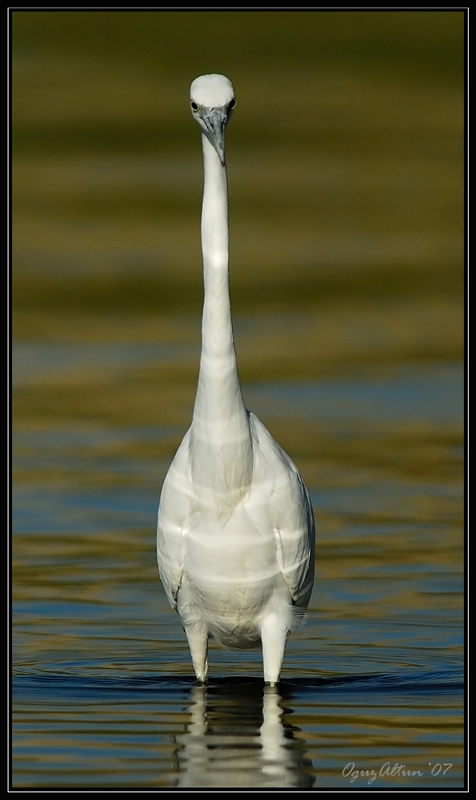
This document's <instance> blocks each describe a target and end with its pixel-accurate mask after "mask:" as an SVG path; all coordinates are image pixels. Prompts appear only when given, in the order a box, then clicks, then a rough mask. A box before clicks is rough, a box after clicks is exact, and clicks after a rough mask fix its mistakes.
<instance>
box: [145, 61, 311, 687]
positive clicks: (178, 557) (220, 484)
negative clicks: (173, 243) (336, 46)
mask: <svg viewBox="0 0 476 800" xmlns="http://www.w3.org/2000/svg"><path fill="white" fill-rule="evenodd" d="M190 98H191V100H190V102H191V108H192V114H193V116H194V118H195V119H196V121H197V122H198V123H199V125H200V128H201V132H202V145H203V159H204V178H205V184H204V194H203V207H202V251H203V264H204V285H205V297H204V306H203V320H202V351H201V358H200V373H199V378H198V387H197V394H196V398H195V406H194V410H193V418H192V424H191V427H190V428H189V430H188V431H187V433H186V434H185V436H184V439H183V441H182V443H181V445H180V447H179V449H178V451H177V453H176V455H175V458H174V460H173V462H172V464H171V466H170V469H169V471H168V473H167V476H166V478H165V481H164V485H163V488H162V494H161V498H160V506H159V518H158V526H157V558H158V563H159V571H160V576H161V579H162V582H163V585H164V588H165V591H166V594H167V597H168V599H169V602H170V604H171V606H172V607H173V608H175V609H176V610H177V611H178V613H179V615H180V618H181V620H182V624H183V627H184V629H185V632H186V635H187V638H188V643H189V646H190V652H191V655H192V661H193V666H194V670H195V673H196V676H197V678H198V680H200V681H205V680H206V678H207V672H208V662H207V649H208V638H210V637H213V639H215V640H216V641H217V642H218V643H219V644H221V645H223V646H224V647H226V648H239V649H241V648H249V647H257V646H259V645H260V644H261V645H262V648H263V668H264V679H265V681H266V682H267V683H270V684H272V685H274V684H275V683H277V681H278V679H279V673H280V670H281V664H282V660H283V656H284V649H285V646H286V640H287V637H288V634H289V632H290V631H291V630H292V629H293V628H296V627H297V626H298V624H299V622H300V621H301V619H302V616H303V614H304V612H305V610H306V608H307V605H308V603H309V598H310V595H311V591H312V587H313V581H314V537H315V534H314V519H313V514H312V508H311V503H310V501H309V496H308V493H307V490H306V487H305V485H304V483H303V481H302V478H301V476H300V475H299V472H298V470H297V468H296V466H295V465H294V464H293V462H292V461H291V459H290V458H289V456H288V455H287V454H286V453H285V452H284V451H283V450H282V448H281V447H280V446H279V445H278V444H277V443H276V442H275V441H274V439H273V438H272V436H271V434H270V433H269V432H268V431H267V429H266V428H265V427H264V425H263V424H262V423H261V422H260V421H259V420H258V419H257V417H255V416H254V414H251V413H250V412H249V411H247V409H246V407H245V404H244V401H243V395H242V392H241V386H240V381H239V377H238V369H237V363H236V353H235V346H234V339H233V329H232V321H231V311H230V297H229V286H228V198H227V176H226V165H225V139H224V136H225V128H226V124H227V122H228V120H229V118H230V116H231V111H232V109H233V108H234V106H235V96H234V91H233V86H232V84H231V82H230V81H229V80H228V78H225V77H224V76H223V75H202V76H201V77H199V78H196V80H194V81H193V83H192V86H191V89H190Z"/></svg>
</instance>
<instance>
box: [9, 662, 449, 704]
mask: <svg viewBox="0 0 476 800" xmlns="http://www.w3.org/2000/svg"><path fill="white" fill-rule="evenodd" d="M197 686H198V685H197V681H196V679H195V677H194V676H192V675H158V676H132V677H119V676H117V675H116V676H114V677H89V676H81V675H71V674H64V673H61V674H51V673H48V674H36V675H16V676H14V677H13V680H12V692H13V696H23V697H25V696H31V697H32V699H33V698H34V697H37V698H38V699H41V697H46V696H48V697H50V698H51V696H54V695H58V696H60V695H62V696H63V697H64V696H65V695H69V696H70V697H82V698H84V699H87V698H91V699H96V700H97V699H98V696H100V697H103V698H104V699H106V698H107V697H109V696H111V695H112V696H114V697H116V696H117V694H121V695H122V696H123V697H124V698H127V697H130V698H131V699H133V698H134V697H135V696H140V695H143V694H147V695H148V696H149V697H150V696H151V695H155V696H157V698H159V697H160V696H161V695H166V696H167V697H169V698H170V697H171V696H172V695H173V696H175V697H183V698H184V699H186V698H187V697H188V696H189V695H190V693H191V692H193V691H194V689H195V688H197ZM206 688H207V692H208V693H211V694H220V693H224V694H229V695H230V696H232V695H233V694H234V693H237V694H239V696H240V697H243V696H244V695H246V696H248V695H249V696H250V697H252V696H255V695H256V696H258V695H260V696H261V695H262V693H263V688H264V682H263V680H262V679H261V678H256V677H252V676H227V677H213V678H211V679H210V680H209V681H208V683H207V686H206ZM278 688H279V693H280V695H281V697H282V698H283V699H291V698H292V697H298V696H301V695H303V696H304V695H305V696H310V695H316V696H317V695H320V694H322V693H325V694H326V695H328V694H335V693H341V692H345V693H346V694H348V693H352V694H355V695H360V694H362V693H364V694H366V693H378V692H385V694H387V695H388V694H393V693H395V694H398V693H401V692H404V693H407V692H410V693H417V694H422V693H425V694H427V693H431V694H460V693H462V692H463V691H464V674H463V671H462V670H461V669H456V668H449V669H445V670H438V671H423V670H419V671H415V672H412V671H408V672H402V673H399V674H391V673H368V674H357V675H342V676H335V677H317V676H299V677H296V678H286V679H283V680H281V681H280V683H279V687H278Z"/></svg>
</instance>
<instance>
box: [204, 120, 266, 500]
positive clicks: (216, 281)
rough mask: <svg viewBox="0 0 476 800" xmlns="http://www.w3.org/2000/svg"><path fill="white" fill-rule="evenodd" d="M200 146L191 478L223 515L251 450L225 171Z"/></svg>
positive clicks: (239, 487) (208, 148)
mask: <svg viewBox="0 0 476 800" xmlns="http://www.w3.org/2000/svg"><path fill="white" fill-rule="evenodd" d="M202 143H203V159H204V172H205V186H204V192H203V207H202V250H203V270H204V284H205V297H204V304H203V319H202V352H201V358H200V373H199V378H198V388H197V395H196V398H195V407H194V411H193V422H192V434H191V436H192V438H191V456H192V477H193V480H194V485H195V487H196V489H197V491H198V493H199V494H200V497H201V498H202V499H203V501H204V503H205V505H206V506H209V505H210V506H213V507H214V508H217V507H220V508H222V509H223V510H224V511H225V512H226V509H227V508H228V509H231V508H232V507H233V506H234V505H235V503H236V502H237V500H238V499H239V497H240V496H241V495H242V494H244V492H245V491H246V490H247V489H248V487H249V485H250V482H251V472H252V445H251V434H250V428H249V423H248V415H247V411H246V408H245V404H244V401H243V395H242V392H241V386H240V381H239V377H238V367H237V363H236V352H235V344H234V339H233V327H232V322H231V309H230V292H229V284H228V198H227V181H226V167H224V166H222V164H221V162H220V159H219V158H218V155H217V153H216V152H215V149H214V148H213V146H212V145H211V144H210V142H209V141H208V139H207V137H206V136H205V135H203V134H202Z"/></svg>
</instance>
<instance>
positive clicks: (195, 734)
mask: <svg viewBox="0 0 476 800" xmlns="http://www.w3.org/2000/svg"><path fill="white" fill-rule="evenodd" d="M189 711H190V721H189V723H188V725H187V729H186V732H185V733H184V734H181V735H180V736H177V737H176V741H177V744H178V745H179V748H178V749H177V751H176V757H177V767H178V773H179V774H178V778H177V783H176V786H179V787H185V786H188V787H195V788H197V787H198V788H199V787H205V786H215V787H222V788H233V787H256V788H259V787H276V788H278V787H284V788H285V787H311V786H312V785H313V781H314V779H313V777H312V774H311V772H310V770H311V769H312V762H311V761H310V760H309V759H308V758H306V756H305V750H304V747H305V745H304V742H303V740H302V739H298V738H296V737H295V735H294V734H295V732H296V731H297V730H298V729H297V728H295V727H293V726H292V725H290V724H289V723H288V722H286V721H285V719H284V717H285V714H286V710H285V709H284V708H283V700H282V696H281V694H280V692H279V689H278V688H275V687H269V686H264V685H263V683H262V682H261V681H259V682H257V683H256V684H254V683H251V682H250V683H238V684H237V683H236V682H234V683H233V684H232V683H231V682H230V683H229V684H222V685H215V686H213V687H206V686H196V687H194V688H193V689H192V693H191V704H190V709H189Z"/></svg>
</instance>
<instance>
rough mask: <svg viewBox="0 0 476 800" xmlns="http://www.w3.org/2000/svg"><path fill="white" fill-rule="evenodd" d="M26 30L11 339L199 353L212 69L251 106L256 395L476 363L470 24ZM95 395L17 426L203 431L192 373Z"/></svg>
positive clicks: (244, 279)
mask: <svg viewBox="0 0 476 800" xmlns="http://www.w3.org/2000/svg"><path fill="white" fill-rule="evenodd" d="M12 20H13V24H12V51H13V335H14V340H15V341H17V342H22V341H28V342H34V341H44V342H56V343H58V342H69V343H71V342H73V343H84V342H115V341H124V342H150V343H153V342H157V341H159V342H171V343H177V342H178V343H180V342H184V341H186V342H195V343H196V344H198V341H199V324H198V323H197V319H196V317H197V315H199V313H200V309H201V298H202V271H201V251H200V232H199V219H200V205H201V192H202V163H201V147H200V137H199V131H198V129H197V126H196V125H195V124H194V122H193V120H192V118H191V114H190V111H189V103H188V91H189V85H190V82H191V80H192V79H193V78H194V77H196V76H197V75H199V74H201V73H204V72H207V71H216V72H223V73H225V74H226V75H228V76H229V77H230V78H231V79H232V81H233V83H234V86H235V90H236V94H237V101H238V105H237V109H236V112H235V114H234V116H233V120H232V122H231V124H230V126H229V129H228V134H227V136H228V140H227V142H228V171H229V188H230V224H231V286H232V304H233V312H234V316H235V319H237V318H239V317H240V315H241V316H243V315H245V316H247V315H248V316H249V315H252V316H255V317H256V315H258V316H259V315H261V320H264V323H263V324H262V325H261V329H260V330H259V332H258V333H257V335H254V336H253V335H251V334H250V335H249V336H246V335H245V333H246V332H245V333H244V334H243V335H241V334H240V331H238V345H239V360H240V367H241V375H242V378H243V379H244V380H245V381H246V380H256V379H268V378H283V379H286V378H304V379H306V378H317V377H319V376H321V375H324V374H336V373H337V374H349V370H352V369H353V368H354V367H355V366H356V365H357V366H359V365H360V366H361V367H362V368H364V369H365V368H367V367H369V366H372V365H381V366H382V365H391V364H393V363H402V362H408V361H410V362H418V363H420V362H422V361H424V362H427V361H429V360H430V361H434V360H441V361H447V360H454V359H456V360H458V359H460V358H461V357H462V349H463V284H464V269H463V216H464V215H463V182H464V181H463V179H464V161H463V147H464V136H463V133H464V113H463V101H464V13H463V12H462V11H395V12H393V11H383V12H382V11H360V12H359V11H358V12H349V11H345V12H340V11H325V12H321V11H299V12H290V11H274V12H252V11H241V12H231V11H218V12H214V11H197V12H191V11H185V12H183V11H182V12H181V11H145V12H142V11H110V12H103V11H101V12H96V11H41V12H36V11H14V12H13V13H12ZM276 314H277V315H278V316H269V315H276ZM283 314H298V315H299V314H301V315H302V314H304V315H305V317H301V318H300V321H298V317H295V318H294V322H293V321H292V320H291V318H289V317H287V319H286V321H285V323H283V324H281V322H282V320H283V319H284V318H283V316H282V315H283ZM263 315H264V316H263ZM266 315H268V316H266ZM279 315H281V316H279ZM266 320H268V323H269V324H268V323H267V322H266ZM280 320H281V322H280ZM290 331H291V332H292V336H290ZM90 377H91V376H89V377H88V374H87V370H84V369H83V371H82V374H81V376H80V378H77V379H76V380H75V381H73V384H74V386H73V385H72V386H69V387H68V388H66V387H65V386H62V387H59V386H56V387H52V388H51V387H50V388H48V386H47V385H46V384H42V386H41V387H40V386H39V384H38V382H37V383H36V385H35V386H34V387H30V388H28V389H26V388H23V389H22V390H19V392H18V393H17V394H16V395H15V406H14V408H15V420H16V421H18V422H19V421H20V420H21V419H22V418H23V419H24V420H25V421H27V420H28V424H30V422H31V420H32V418H34V419H36V420H37V421H38V422H39V423H40V422H41V421H43V422H44V421H45V420H46V418H48V419H50V420H51V419H58V415H61V414H62V415H63V416H65V417H66V418H68V419H69V418H70V417H71V416H73V417H77V416H78V415H79V416H80V417H82V416H86V417H87V418H94V419H98V418H99V419H102V420H106V419H107V420H110V419H112V418H114V420H115V421H116V422H119V421H121V422H126V421H127V422H130V421H133V419H137V420H141V421H146V422H149V423H157V422H158V421H160V422H162V421H163V420H164V414H165V419H166V420H167V421H169V422H174V423H179V424H180V425H182V424H186V423H187V421H188V419H189V415H190V407H191V403H192V401H193V393H194V386H195V381H196V357H193V358H191V359H190V361H189V362H188V363H184V361H183V359H182V360H181V362H180V364H171V363H169V364H166V365H164V364H162V365H157V367H156V369H155V370H154V369H153V368H148V369H147V370H146V369H144V370H142V373H140V374H139V372H137V373H136V374H135V376H134V380H133V381H132V380H130V381H127V380H125V381H123V382H122V384H121V387H120V392H118V391H117V387H109V388H107V387H106V386H105V385H102V386H101V387H99V386H98V381H97V377H98V376H97V375H95V376H94V382H95V383H94V388H91V386H92V384H91V385H89V384H88V380H89V378H90ZM159 389H160V391H159ZM81 393H82V394H81ZM177 404H178V405H177ZM178 407H180V409H181V410H180V412H179V411H178V410H177V409H178Z"/></svg>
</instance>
